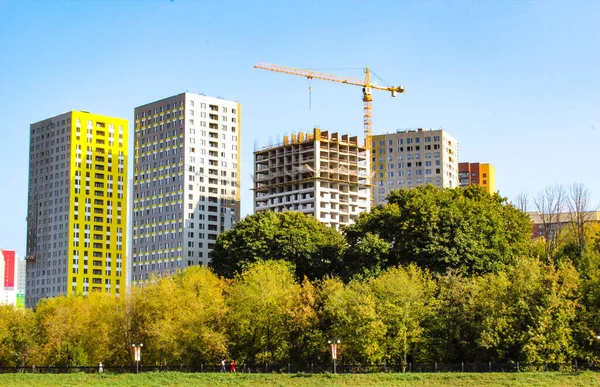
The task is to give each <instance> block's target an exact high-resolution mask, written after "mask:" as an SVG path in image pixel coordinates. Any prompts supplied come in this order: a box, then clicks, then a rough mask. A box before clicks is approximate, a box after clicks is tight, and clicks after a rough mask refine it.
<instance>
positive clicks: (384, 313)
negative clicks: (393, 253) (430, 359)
mask: <svg viewBox="0 0 600 387" xmlns="http://www.w3.org/2000/svg"><path fill="white" fill-rule="evenodd" d="M371 287H372V289H373V293H374V295H375V298H376V300H377V313H378V315H379V316H381V319H382V322H383V324H384V326H385V332H386V333H387V334H386V337H385V339H384V342H385V347H386V359H385V360H386V361H391V362H400V363H402V364H404V365H406V364H407V363H408V356H409V354H410V355H411V357H412V358H413V359H417V360H423V359H424V358H426V357H425V356H423V355H424V354H423V353H422V352H423V349H422V348H419V346H420V344H421V342H422V341H423V333H424V323H425V320H426V319H428V318H430V317H431V313H432V310H433V306H434V303H435V298H434V292H435V283H434V282H433V280H432V279H431V278H430V276H429V274H428V273H427V272H424V271H423V270H421V269H419V268H418V267H417V266H415V265H410V266H408V267H406V268H403V267H398V268H390V269H388V270H387V271H385V272H384V273H383V274H382V275H380V276H379V277H376V278H374V279H373V280H372V281H371Z"/></svg>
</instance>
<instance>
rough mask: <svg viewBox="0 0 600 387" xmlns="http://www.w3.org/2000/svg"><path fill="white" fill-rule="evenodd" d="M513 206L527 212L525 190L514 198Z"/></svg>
mask: <svg viewBox="0 0 600 387" xmlns="http://www.w3.org/2000/svg"><path fill="white" fill-rule="evenodd" d="M514 205H515V207H517V208H518V209H519V210H521V211H523V212H527V211H528V209H529V195H528V194H527V192H525V191H521V192H519V193H518V194H517V197H516V198H515V203H514Z"/></svg>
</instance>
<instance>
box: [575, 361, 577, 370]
mask: <svg viewBox="0 0 600 387" xmlns="http://www.w3.org/2000/svg"><path fill="white" fill-rule="evenodd" d="M575 372H577V360H575Z"/></svg>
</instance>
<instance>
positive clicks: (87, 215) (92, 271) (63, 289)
mask: <svg viewBox="0 0 600 387" xmlns="http://www.w3.org/2000/svg"><path fill="white" fill-rule="evenodd" d="M30 134H31V137H30V152H29V193H28V209H27V257H26V259H27V269H26V304H27V306H28V307H33V306H35V305H36V304H37V302H38V301H39V300H40V299H42V298H46V297H54V296H58V295H62V294H84V295H85V294H87V293H88V292H90V291H103V292H106V293H110V294H113V295H114V294H116V295H118V294H121V293H122V292H123V291H124V290H125V279H126V273H125V267H126V262H125V253H126V242H125V238H126V233H125V230H126V225H127V202H126V200H125V195H126V192H127V163H128V154H127V146H128V138H127V135H128V123H127V120H125V119H122V118H115V117H108V116H102V115H97V114H92V113H89V112H85V111H71V112H68V113H64V114H61V115H58V116H56V117H52V118H48V119H46V120H43V121H40V122H36V123H34V124H31V127H30Z"/></svg>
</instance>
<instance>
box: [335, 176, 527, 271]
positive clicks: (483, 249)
mask: <svg viewBox="0 0 600 387" xmlns="http://www.w3.org/2000/svg"><path fill="white" fill-rule="evenodd" d="M344 232H345V235H346V238H347V240H348V243H349V245H350V248H349V251H350V252H353V251H355V250H356V249H357V246H361V248H362V246H363V245H364V244H365V240H366V241H368V244H367V246H370V247H377V246H379V250H374V249H369V250H368V251H369V253H370V255H371V257H374V258H376V259H372V260H371V261H370V262H362V263H363V264H365V265H369V266H372V267H375V266H377V267H384V268H385V267H390V266H396V265H398V264H410V263H416V264H417V265H418V266H420V267H423V268H428V269H430V270H432V271H435V272H444V271H446V270H447V269H449V268H450V269H457V270H459V271H460V272H462V273H464V274H469V275H471V274H476V273H487V272H496V271H498V270H501V269H502V268H505V267H507V266H508V265H511V264H513V263H514V262H515V259H516V258H517V257H519V256H520V255H523V254H527V253H528V250H529V248H530V245H531V225H530V220H529V217H528V216H527V215H526V214H525V213H523V212H521V211H519V210H518V209H516V208H515V207H514V206H513V205H511V204H509V203H508V201H507V199H506V198H503V197H501V196H500V195H498V194H489V193H487V192H486V191H485V190H484V189H483V188H481V187H478V186H470V187H467V188H457V189H441V190H440V189H438V188H435V187H433V186H431V185H427V186H420V187H416V188H413V189H400V190H396V191H392V193H391V194H390V195H389V197H388V204H386V205H384V206H378V207H375V208H373V209H372V210H371V211H370V212H366V213H363V214H361V216H360V217H359V219H358V220H357V222H356V223H355V224H353V225H350V226H348V227H346V228H345V229H344ZM369 234H370V235H369ZM377 240H382V241H385V242H386V243H387V245H388V246H387V247H386V248H387V251H386V249H384V248H381V244H380V243H375V241H377ZM362 256H364V254H362Z"/></svg>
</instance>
